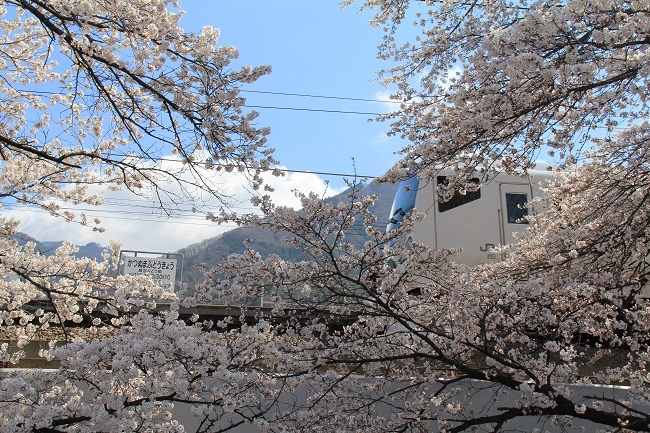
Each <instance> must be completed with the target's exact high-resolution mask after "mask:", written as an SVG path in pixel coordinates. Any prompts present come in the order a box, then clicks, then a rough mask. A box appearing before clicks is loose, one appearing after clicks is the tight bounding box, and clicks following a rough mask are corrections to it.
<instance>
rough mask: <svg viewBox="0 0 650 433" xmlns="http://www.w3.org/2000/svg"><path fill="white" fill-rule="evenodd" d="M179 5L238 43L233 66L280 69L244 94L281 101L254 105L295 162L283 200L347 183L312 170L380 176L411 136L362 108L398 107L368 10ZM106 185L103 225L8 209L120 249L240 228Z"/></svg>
mask: <svg viewBox="0 0 650 433" xmlns="http://www.w3.org/2000/svg"><path fill="white" fill-rule="evenodd" d="M180 4H181V9H183V10H185V16H184V18H183V19H182V21H181V26H182V27H183V28H184V29H185V30H187V31H191V32H197V31H199V30H200V29H201V28H202V27H203V26H206V25H209V26H212V27H216V28H219V29H220V30H221V37H220V41H219V45H233V46H235V47H237V48H238V49H239V51H240V58H239V60H238V61H237V62H236V63H235V64H234V65H233V67H236V66H241V65H254V66H257V65H270V66H271V67H272V69H273V72H272V73H271V74H270V75H267V76H264V77H262V78H261V79H260V80H259V81H258V82H256V83H254V84H253V85H250V86H248V87H245V88H244V90H245V91H246V92H245V93H244V95H245V96H246V97H247V105H249V106H259V107H277V108H256V110H257V111H258V112H259V113H260V116H259V118H258V122H259V126H269V127H270V128H271V135H270V137H269V145H270V146H271V147H274V148H275V149H276V153H275V157H276V159H278V160H279V162H280V165H281V166H282V167H285V168H286V169H288V170H295V171H298V172H290V173H289V174H288V175H287V176H285V177H284V178H281V179H271V181H272V184H273V186H274V188H275V189H276V193H275V195H274V200H275V202H276V203H278V204H281V205H289V206H296V205H297V204H298V201H297V200H296V199H295V197H294V195H293V192H292V191H293V190H294V189H298V190H300V191H302V192H305V193H306V192H309V191H314V192H317V193H319V194H323V193H325V192H326V191H327V192H328V193H329V194H333V193H335V192H339V191H342V190H343V189H344V188H345V182H344V180H343V177H341V176H335V175H324V174H314V173H313V172H317V173H334V174H349V175H352V174H354V173H355V170H356V173H357V174H359V175H361V176H379V175H381V174H383V173H384V172H385V171H386V170H387V169H388V168H390V167H391V166H392V165H393V164H394V163H395V162H396V161H397V160H398V158H399V157H398V156H397V155H395V151H396V150H398V149H399V148H400V147H402V146H403V144H404V143H402V142H400V140H398V139H395V138H393V139H388V138H387V137H386V132H387V131H388V129H389V126H388V125H387V124H382V123H376V122H372V123H369V122H368V119H369V118H373V117H374V116H373V115H372V114H356V113H384V112H387V111H389V110H391V109H392V108H394V107H395V105H394V104H391V103H389V102H377V101H381V100H383V101H386V100H387V95H388V91H387V89H385V88H383V87H382V86H381V85H379V83H377V82H376V81H375V72H376V71H377V70H379V69H381V68H382V67H387V66H389V65H386V64H385V63H384V62H382V61H380V60H377V45H379V43H380V42H381V38H382V36H383V33H382V31H381V30H377V29H374V28H372V27H371V26H370V25H369V23H368V21H369V18H370V14H368V13H364V14H361V15H360V14H358V13H357V10H356V9H355V8H348V9H344V10H341V9H340V7H339V4H338V2H337V1H335V0H333V1H311V2H309V1H304V0H303V1H296V0H291V1H289V0H277V1H273V2H268V1H266V2H265V1H252V0H237V1H234V0H233V1H224V0H210V1H208V0H181V1H180ZM278 93H282V94H301V95H312V97H299V96H289V95H279V94H278ZM316 96H322V97H316ZM323 97H325V98H323ZM353 99H365V100H369V101H358V100H353ZM319 110H320V111H319ZM208 175H213V174H208ZM220 176H222V177H221V178H218V179H215V180H216V181H218V182H220V183H224V182H225V183H226V184H227V185H228V193H230V194H232V195H233V196H234V197H235V198H237V199H239V200H241V201H242V205H241V206H240V208H239V209H238V210H240V211H243V212H245V211H248V210H250V209H251V208H250V205H246V204H245V201H246V192H245V190H244V189H243V188H242V185H241V182H239V183H238V180H236V179H228V178H224V177H223V176H224V175H220ZM325 181H328V182H329V185H326V184H325ZM102 192H103V193H104V195H105V197H106V204H105V205H103V206H102V207H100V208H98V209H93V210H90V211H88V216H89V217H91V218H94V217H99V218H100V219H101V220H102V225H103V227H104V228H105V229H106V231H105V232H104V233H97V232H92V231H91V230H89V229H88V228H86V227H81V226H78V225H75V224H69V223H65V222H64V221H62V220H61V219H55V218H53V217H50V216H49V215H47V214H46V213H44V212H39V211H37V210H30V209H25V208H21V209H13V210H6V211H5V214H6V216H13V217H16V218H18V219H20V220H21V221H22V224H21V226H20V229H21V230H22V231H24V232H26V233H27V234H29V235H31V236H33V237H35V238H36V239H39V240H48V241H58V240H68V241H71V242H73V243H75V244H78V245H84V244H86V243H88V242H98V243H100V244H102V245H105V246H106V245H108V242H109V240H118V241H120V242H122V246H123V248H125V249H130V250H140V251H159V252H171V251H176V250H178V249H180V248H182V247H185V246H187V245H189V244H191V243H195V242H199V241H201V240H204V239H206V238H209V237H212V236H215V235H218V234H219V233H222V232H224V231H225V230H228V229H231V228H232V227H234V226H229V225H227V224H226V225H216V224H214V223H210V222H207V221H206V220H205V218H204V217H203V216H202V215H201V214H193V213H192V212H191V211H190V209H191V206H189V205H188V206H187V211H186V212H178V213H176V214H174V215H172V216H171V217H167V216H165V215H161V212H160V211H159V209H156V207H155V206H154V204H152V201H151V200H150V201H147V200H142V199H141V198H137V197H134V196H132V195H128V194H127V193H126V192H106V191H102Z"/></svg>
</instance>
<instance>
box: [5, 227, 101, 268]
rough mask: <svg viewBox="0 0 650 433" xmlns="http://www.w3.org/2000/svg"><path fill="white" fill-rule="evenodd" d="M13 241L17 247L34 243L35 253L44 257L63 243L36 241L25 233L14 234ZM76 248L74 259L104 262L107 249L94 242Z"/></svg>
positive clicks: (51, 253)
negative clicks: (84, 258)
mask: <svg viewBox="0 0 650 433" xmlns="http://www.w3.org/2000/svg"><path fill="white" fill-rule="evenodd" d="M13 239H15V240H16V241H17V242H18V244H19V245H25V244H26V243H28V242H32V243H34V244H35V245H36V251H38V252H40V253H41V254H42V255H44V256H51V255H54V253H55V252H56V249H57V248H59V247H60V246H61V245H63V241H38V240H36V239H34V238H33V237H31V236H29V235H27V234H25V233H16V234H15V235H14V236H13ZM77 248H78V249H79V251H77V252H76V253H75V254H74V256H75V257H77V258H81V257H88V258H90V259H95V260H97V261H102V260H104V259H103V258H102V252H103V251H105V250H106V249H107V248H106V247H103V246H101V245H99V244H98V243H96V242H90V243H87V244H86V245H81V246H80V245H77Z"/></svg>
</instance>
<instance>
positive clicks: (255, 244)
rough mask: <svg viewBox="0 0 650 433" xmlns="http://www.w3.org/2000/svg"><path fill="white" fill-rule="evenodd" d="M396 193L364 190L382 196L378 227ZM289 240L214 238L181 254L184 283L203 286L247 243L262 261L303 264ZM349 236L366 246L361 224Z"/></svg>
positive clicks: (387, 187)
mask: <svg viewBox="0 0 650 433" xmlns="http://www.w3.org/2000/svg"><path fill="white" fill-rule="evenodd" d="M396 191H397V185H391V184H384V185H375V184H372V183H371V184H369V185H367V186H365V187H364V188H363V190H362V193H361V195H364V196H365V195H372V194H377V195H378V196H379V199H378V200H377V202H376V203H375V206H373V208H372V212H373V214H374V215H376V216H377V217H378V222H377V224H378V226H384V225H385V224H386V222H387V220H388V214H389V212H390V208H391V205H392V203H393V196H394V195H395V192H396ZM348 193H349V191H346V192H343V193H341V194H339V195H336V196H334V197H331V198H329V199H328V201H330V202H334V203H340V202H341V201H345V200H347V199H348V197H347V194H348ZM286 236H287V234H286V233H285V234H283V233H279V234H276V233H272V232H270V231H267V230H261V229H254V228H251V227H240V228H236V229H234V230H230V231H228V232H226V233H223V234H221V235H219V236H216V237H214V238H211V239H206V240H204V241H202V242H199V243H196V244H192V245H189V246H187V247H185V248H183V249H181V250H179V251H178V252H179V253H181V254H183V255H184V257H185V259H184V265H183V282H184V283H186V284H188V285H189V286H190V287H193V286H194V285H196V284H198V283H200V282H202V281H203V278H204V277H203V275H204V273H205V271H206V270H208V269H210V268H211V267H213V266H214V265H215V264H217V263H219V262H221V261H223V260H225V259H226V258H227V257H228V256H229V255H230V254H240V253H243V252H244V250H245V248H244V241H245V240H246V239H250V240H251V248H252V249H254V250H256V251H257V252H259V253H260V254H261V255H262V257H268V256H269V255H270V254H277V255H278V256H280V257H282V258H283V259H285V260H290V261H300V260H303V259H304V258H305V257H304V256H303V255H302V253H301V252H300V251H299V250H297V249H295V248H293V247H289V246H287V245H286V244H285V243H284V242H282V238H283V237H286ZM346 236H347V240H348V241H350V242H352V243H355V244H362V243H363V242H364V241H365V236H366V234H365V230H363V228H362V227H361V222H359V223H358V226H357V227H352V228H351V229H350V231H349V233H346Z"/></svg>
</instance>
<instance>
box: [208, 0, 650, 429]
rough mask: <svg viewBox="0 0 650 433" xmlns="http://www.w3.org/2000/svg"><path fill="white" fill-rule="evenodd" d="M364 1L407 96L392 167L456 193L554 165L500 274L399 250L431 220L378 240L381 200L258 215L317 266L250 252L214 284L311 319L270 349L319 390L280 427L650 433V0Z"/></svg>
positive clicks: (219, 271)
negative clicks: (373, 209) (543, 162)
mask: <svg viewBox="0 0 650 433" xmlns="http://www.w3.org/2000/svg"><path fill="white" fill-rule="evenodd" d="M344 3H345V4H351V3H353V2H352V1H348V2H344ZM362 3H363V4H362V6H361V7H362V8H368V9H374V10H375V12H376V14H375V16H374V20H373V21H372V23H373V24H374V25H377V26H384V27H385V30H386V34H385V38H384V41H383V43H382V45H381V46H380V56H381V57H383V58H386V59H392V60H393V61H395V63H396V64H397V66H395V67H392V68H389V69H387V70H385V71H383V72H382V73H381V75H380V76H381V78H382V79H383V81H384V82H385V83H386V84H387V85H396V89H397V90H396V92H395V95H394V98H395V99H396V100H399V101H401V102H402V105H401V109H400V110H399V111H397V112H395V113H391V114H388V115H386V116H384V117H383V120H386V121H390V122H392V133H393V134H396V135H400V136H402V137H403V138H406V139H407V140H408V142H409V144H408V146H407V147H405V148H404V149H403V159H402V160H401V161H400V162H399V163H398V164H397V165H396V166H395V167H394V168H393V169H392V170H391V171H389V173H388V174H387V175H386V176H385V177H384V179H383V180H390V181H395V180H401V179H404V178H406V177H409V176H412V175H413V173H417V175H418V176H419V177H420V178H421V179H423V180H424V181H431V180H433V179H435V176H436V175H437V173H438V172H439V170H440V169H441V168H452V169H454V170H455V171H456V178H455V179H452V180H451V181H450V188H451V189H452V190H453V189H454V188H459V189H460V188H471V187H472V186H471V184H470V185H468V184H467V183H468V182H467V180H468V178H470V177H475V176H476V175H477V173H478V174H479V175H480V177H481V179H482V181H483V182H487V181H489V180H490V179H491V178H492V177H493V176H494V174H495V173H496V172H501V171H503V172H507V173H514V174H524V173H525V172H526V171H527V170H528V169H529V168H531V166H532V164H534V162H535V160H537V159H538V158H539V157H540V155H541V153H542V152H546V153H548V156H549V157H550V158H552V159H553V160H554V161H555V162H556V174H555V177H554V179H553V181H551V182H550V183H549V184H548V185H547V186H546V188H545V195H544V197H541V198H540V199H539V201H538V202H537V203H536V204H537V205H539V206H540V207H541V206H543V207H545V208H546V211H545V212H544V213H541V214H538V215H532V216H531V217H530V223H531V224H530V229H529V230H528V231H527V232H526V233H525V234H524V235H522V236H521V237H520V239H519V240H518V242H517V243H516V244H513V245H508V246H502V247H500V248H501V250H502V252H503V255H504V256H505V257H506V258H505V259H504V260H502V261H500V262H498V263H496V264H490V265H480V266H474V267H470V266H466V265H463V264H459V263H456V262H455V261H454V252H453V251H446V250H440V251H437V250H433V249H431V248H430V247H429V246H427V245H423V244H421V243H418V242H417V239H416V241H415V242H413V243H411V244H409V245H406V246H400V245H403V241H402V242H393V241H395V240H396V239H399V238H400V237H405V233H408V231H409V227H410V224H411V221H412V219H415V218H421V217H422V215H417V214H415V215H412V216H410V217H406V220H405V222H404V224H403V226H402V227H401V228H400V229H399V230H396V231H394V232H390V233H383V232H381V231H378V230H376V229H374V228H373V225H372V222H373V221H374V218H375V217H374V216H373V215H372V214H371V213H370V212H369V211H368V207H369V204H370V203H371V202H372V198H358V197H357V198H354V197H353V198H352V199H351V200H350V202H349V203H347V204H340V205H334V204H328V203H324V202H323V201H322V200H320V199H319V198H318V197H315V196H304V197H303V206H304V208H303V211H302V213H300V212H293V211H291V210H287V209H274V211H273V213H272V214H270V215H269V216H268V218H266V219H255V220H254V221H247V222H248V223H250V224H254V225H259V226H263V227H268V228H269V229H271V230H276V231H282V232H289V233H291V235H292V237H290V238H289V239H288V242H292V243H294V244H295V245H296V246H297V247H299V248H302V249H303V252H304V253H305V254H307V255H308V256H310V257H311V260H310V261H305V262H302V263H287V262H285V261H282V260H280V259H279V258H277V257H270V258H266V259H264V258H262V257H260V256H259V255H257V254H256V253H255V252H253V251H249V252H247V253H246V254H243V255H240V256H233V257H231V258H230V259H229V261H228V262H227V263H225V264H223V265H222V266H219V267H217V268H216V269H215V270H214V271H213V274H212V275H213V276H211V277H210V278H209V279H208V282H207V284H206V287H205V290H206V292H209V291H210V290H214V289H216V290H218V291H221V292H224V293H227V294H228V295H229V296H232V297H235V298H238V299H242V300H247V299H254V298H256V297H259V296H261V295H262V294H264V296H265V299H267V300H269V299H271V297H272V296H275V298H273V300H274V302H275V305H276V309H277V310H278V311H283V312H285V313H290V312H291V311H292V308H293V309H295V310H296V311H301V313H300V314H303V316H300V315H299V314H296V315H295V316H294V320H293V321H290V320H289V321H287V322H286V329H282V331H281V332H279V335H278V336H277V337H276V338H275V340H274V341H275V344H276V346H275V347H277V348H279V350H280V353H281V354H282V355H283V356H284V359H283V361H282V369H281V371H279V372H278V376H277V377H284V378H286V379H287V380H290V379H291V380H300V381H301V382H302V383H303V388H298V389H303V392H304V399H303V400H302V402H301V404H296V405H295V407H291V408H288V409H286V410H282V411H279V412H278V413H277V415H276V421H277V422H278V423H281V424H282V425H283V428H286V429H288V430H289V431H348V430H349V431H359V430H371V431H386V432H397V431H400V432H401V431H417V432H419V431H437V430H444V431H530V429H531V428H532V427H533V426H535V425H536V426H537V428H539V430H540V431H546V430H552V431H553V430H554V431H572V430H573V429H576V430H579V429H583V430H585V429H586V430H587V431H596V430H598V431H648V430H650V401H649V399H650V391H649V388H648V385H649V381H650V376H648V372H647V359H648V354H649V346H648V342H649V341H648V335H649V333H648V331H649V330H650V329H649V327H650V322H649V321H648V318H649V316H648V313H649V312H650V309H649V305H648V300H647V290H648V289H647V282H648V276H649V275H648V274H649V270H650V266H649V261H648V254H649V251H648V238H649V234H650V233H649V225H648V224H649V221H650V219H649V218H648V217H649V215H648V210H649V207H648V203H649V199H650V195H649V193H648V191H650V189H649V186H650V184H649V180H650V178H649V177H648V175H649V174H650V171H649V169H648V168H649V160H648V149H649V148H648V143H649V135H648V122H647V118H648V89H649V88H650V87H649V86H648V71H650V69H649V65H648V46H649V43H650V39H649V38H648V35H649V34H650V27H649V26H650V20H649V19H648V18H649V13H648V6H649V5H648V3H647V2H644V1H641V2H628V1H622V2H615V1H614V2H603V1H590V0H576V1H572V0H569V1H563V2H559V3H558V2H553V3H550V2H545V1H530V2H519V3H511V2H503V1H485V2H477V1H470V2H467V1H444V2H437V1H426V2H411V1H407V0H397V1H390V0H369V1H365V2H362ZM411 22H412V23H413V27H415V28H416V29H419V30H420V33H419V34H418V35H417V36H415V37H412V36H411V35H412V31H411V30H405V29H404V28H403V27H405V25H406V24H410V23H411ZM409 28H412V27H410V26H409ZM409 38H410V39H409ZM444 198H445V197H444V195H443V196H442V197H440V199H444ZM355 221H356V222H358V221H363V222H364V224H365V225H366V227H367V234H368V239H369V240H368V242H367V243H366V244H365V245H364V246H363V247H357V246H354V245H352V244H350V243H348V242H346V238H345V233H346V231H347V230H348V229H349V227H351V226H352V224H354V223H355ZM387 245H397V246H393V247H392V248H391V249H390V252H389V253H388V254H390V256H391V258H393V259H397V260H395V261H397V262H400V263H401V265H400V266H397V267H391V266H389V265H388V263H387V261H388V260H387V258H388V257H387V253H386V250H385V248H384V247H385V246H387ZM224 276H225V278H224ZM299 308H300V309H302V310H299ZM304 311H308V312H310V313H311V314H310V316H311V315H313V316H315V317H316V318H315V319H313V320H311V321H310V320H305V319H304V318H303V319H301V317H304ZM350 317H351V318H354V321H353V323H352V324H350V325H347V326H343V323H344V321H342V319H343V318H350ZM287 355H293V357H287ZM276 362H277V361H276V360H275V358H269V365H276ZM282 373H284V375H283V374H282Z"/></svg>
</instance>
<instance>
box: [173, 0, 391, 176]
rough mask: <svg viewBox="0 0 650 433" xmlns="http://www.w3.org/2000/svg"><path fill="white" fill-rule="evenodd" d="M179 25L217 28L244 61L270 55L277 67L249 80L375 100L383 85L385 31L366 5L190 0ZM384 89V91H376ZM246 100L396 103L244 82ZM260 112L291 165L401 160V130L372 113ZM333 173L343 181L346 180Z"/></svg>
mask: <svg viewBox="0 0 650 433" xmlns="http://www.w3.org/2000/svg"><path fill="white" fill-rule="evenodd" d="M181 7H182V8H183V9H184V10H185V11H186V15H185V17H184V18H183V20H182V21H181V25H182V26H183V28H185V29H186V30H192V31H197V30H199V29H200V28H201V27H202V26H203V25H206V24H207V25H211V26H213V27H217V28H219V29H220V30H221V39H220V42H221V43H222V44H224V45H234V46H236V47H237V48H238V49H239V50H240V59H239V60H240V62H241V64H250V65H260V64H268V65H271V67H272V68H273V72H272V73H271V74H270V75H268V76H265V77H262V78H261V79H260V80H259V81H258V82H256V83H255V84H253V85H252V86H251V87H250V90H255V91H263V92H276V93H295V94H305V95H318V96H330V97H341V98H355V99H368V100H376V99H381V97H382V96H383V97H384V98H385V94H386V92H387V89H384V88H383V87H382V86H381V85H380V84H379V83H377V82H376V81H375V80H374V79H375V72H376V71H377V70H378V69H380V68H382V67H384V66H386V65H385V62H382V61H380V60H378V59H377V54H376V53H377V45H379V43H380V42H381V37H382V34H383V33H382V31H381V30H378V29H374V28H372V27H371V26H370V25H369V24H368V19H369V17H370V15H369V14H368V13H364V14H362V15H360V14H358V13H357V10H356V8H354V7H350V8H347V9H344V10H341V9H340V7H339V5H338V2H337V1H312V2H305V1H294V0H292V1H287V0H280V1H273V2H263V1H252V0H240V1H223V0H216V1H202V0H186V1H184V2H182V4H181ZM382 93H383V94H384V95H382ZM244 95H245V96H246V98H247V100H248V105H251V106H253V105H254V106H265V107H283V108H294V109H295V108H297V109H310V110H331V111H347V112H362V113H383V112H385V111H387V110H388V109H390V107H391V106H394V104H381V103H377V102H363V101H351V100H345V99H329V98H307V97H296V96H282V95H272V94H262V93H252V92H245V93H244ZM257 111H259V112H260V118H259V121H260V123H261V124H265V125H268V126H270V127H271V136H270V144H271V146H272V147H275V148H276V149H277V151H276V158H277V159H279V161H280V163H281V164H282V165H284V166H286V167H287V168H289V169H296V170H309V171H318V172H332V173H353V172H354V165H353V161H352V160H353V159H354V162H355V165H356V170H357V173H359V174H361V175H368V176H377V175H381V174H383V173H384V172H385V171H386V170H387V169H388V168H389V167H390V166H391V165H392V164H393V163H395V162H396V161H397V156H395V155H394V152H395V151H396V150H397V149H399V148H400V147H401V145H400V142H399V140H397V139H392V140H389V139H388V138H387V137H386V131H387V130H388V125H386V124H377V123H376V122H373V123H369V122H368V119H369V118H372V117H374V116H371V115H364V114H344V113H329V112H314V111H297V110H280V109H264V108H258V109H257ZM331 182H332V184H333V185H335V186H341V185H342V184H343V183H342V180H341V179H339V178H337V177H333V178H332V179H331Z"/></svg>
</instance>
